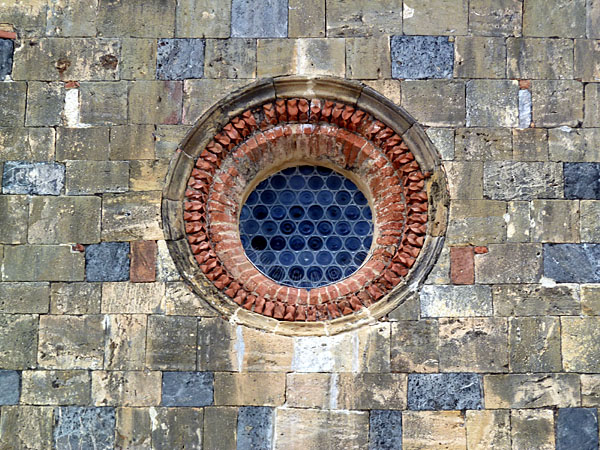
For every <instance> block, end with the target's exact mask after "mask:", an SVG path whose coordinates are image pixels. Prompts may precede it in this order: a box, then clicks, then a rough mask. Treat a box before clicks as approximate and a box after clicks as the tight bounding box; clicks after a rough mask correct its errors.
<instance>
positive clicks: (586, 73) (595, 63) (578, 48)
mask: <svg viewBox="0 0 600 450" xmlns="http://www.w3.org/2000/svg"><path fill="white" fill-rule="evenodd" d="M599 37H600V36H599ZM574 76H575V78H576V79H580V80H581V81H583V82H598V81H600V43H599V42H598V41H597V40H592V39H577V40H576V41H575V69H574ZM587 88H588V87H587V86H586V89H587ZM589 89H590V91H596V95H597V92H598V85H597V84H596V85H594V84H592V85H589ZM586 96H587V92H586ZM586 100H587V98H586ZM592 105H594V104H593V103H590V106H592ZM595 106H596V110H597V109H598V106H597V105H595ZM596 124H597V122H596ZM589 126H593V125H589Z"/></svg>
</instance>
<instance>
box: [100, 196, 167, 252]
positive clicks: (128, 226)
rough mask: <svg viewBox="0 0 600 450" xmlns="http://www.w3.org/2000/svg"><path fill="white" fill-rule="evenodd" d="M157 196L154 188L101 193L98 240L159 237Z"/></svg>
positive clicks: (153, 238)
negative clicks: (100, 217) (100, 234)
mask: <svg viewBox="0 0 600 450" xmlns="http://www.w3.org/2000/svg"><path fill="white" fill-rule="evenodd" d="M160 198H161V195H160V192H156V191H154V192H128V193H126V194H108V195H105V196H104V197H103V201H102V239H103V240H106V241H113V240H114V241H154V240H158V239H163V232H162V229H161V228H160Z"/></svg>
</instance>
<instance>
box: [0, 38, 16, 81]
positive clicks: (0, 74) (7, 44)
mask: <svg viewBox="0 0 600 450" xmlns="http://www.w3.org/2000/svg"><path fill="white" fill-rule="evenodd" d="M14 49H15V44H14V42H13V40H12V39H0V80H4V78H5V77H6V75H9V74H10V73H11V72H12V65H13V52H14Z"/></svg>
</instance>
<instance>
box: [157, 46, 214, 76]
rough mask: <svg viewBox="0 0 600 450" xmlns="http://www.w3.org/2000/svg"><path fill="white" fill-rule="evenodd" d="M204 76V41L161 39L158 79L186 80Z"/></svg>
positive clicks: (158, 53)
mask: <svg viewBox="0 0 600 450" xmlns="http://www.w3.org/2000/svg"><path fill="white" fill-rule="evenodd" d="M203 76H204V39H159V40H158V47H157V53H156V78H158V79H159V80H184V79H186V78H202V77H203Z"/></svg>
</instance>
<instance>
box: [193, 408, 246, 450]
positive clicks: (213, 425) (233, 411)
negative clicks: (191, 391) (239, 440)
mask: <svg viewBox="0 0 600 450" xmlns="http://www.w3.org/2000/svg"><path fill="white" fill-rule="evenodd" d="M237 416H238V409H237V408H233V407H227V406H216V407H209V408H204V441H203V443H202V445H203V448H204V449H205V450H236V448H237V447H236V434H237V433H236V431H237V419H238V417H237Z"/></svg>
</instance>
